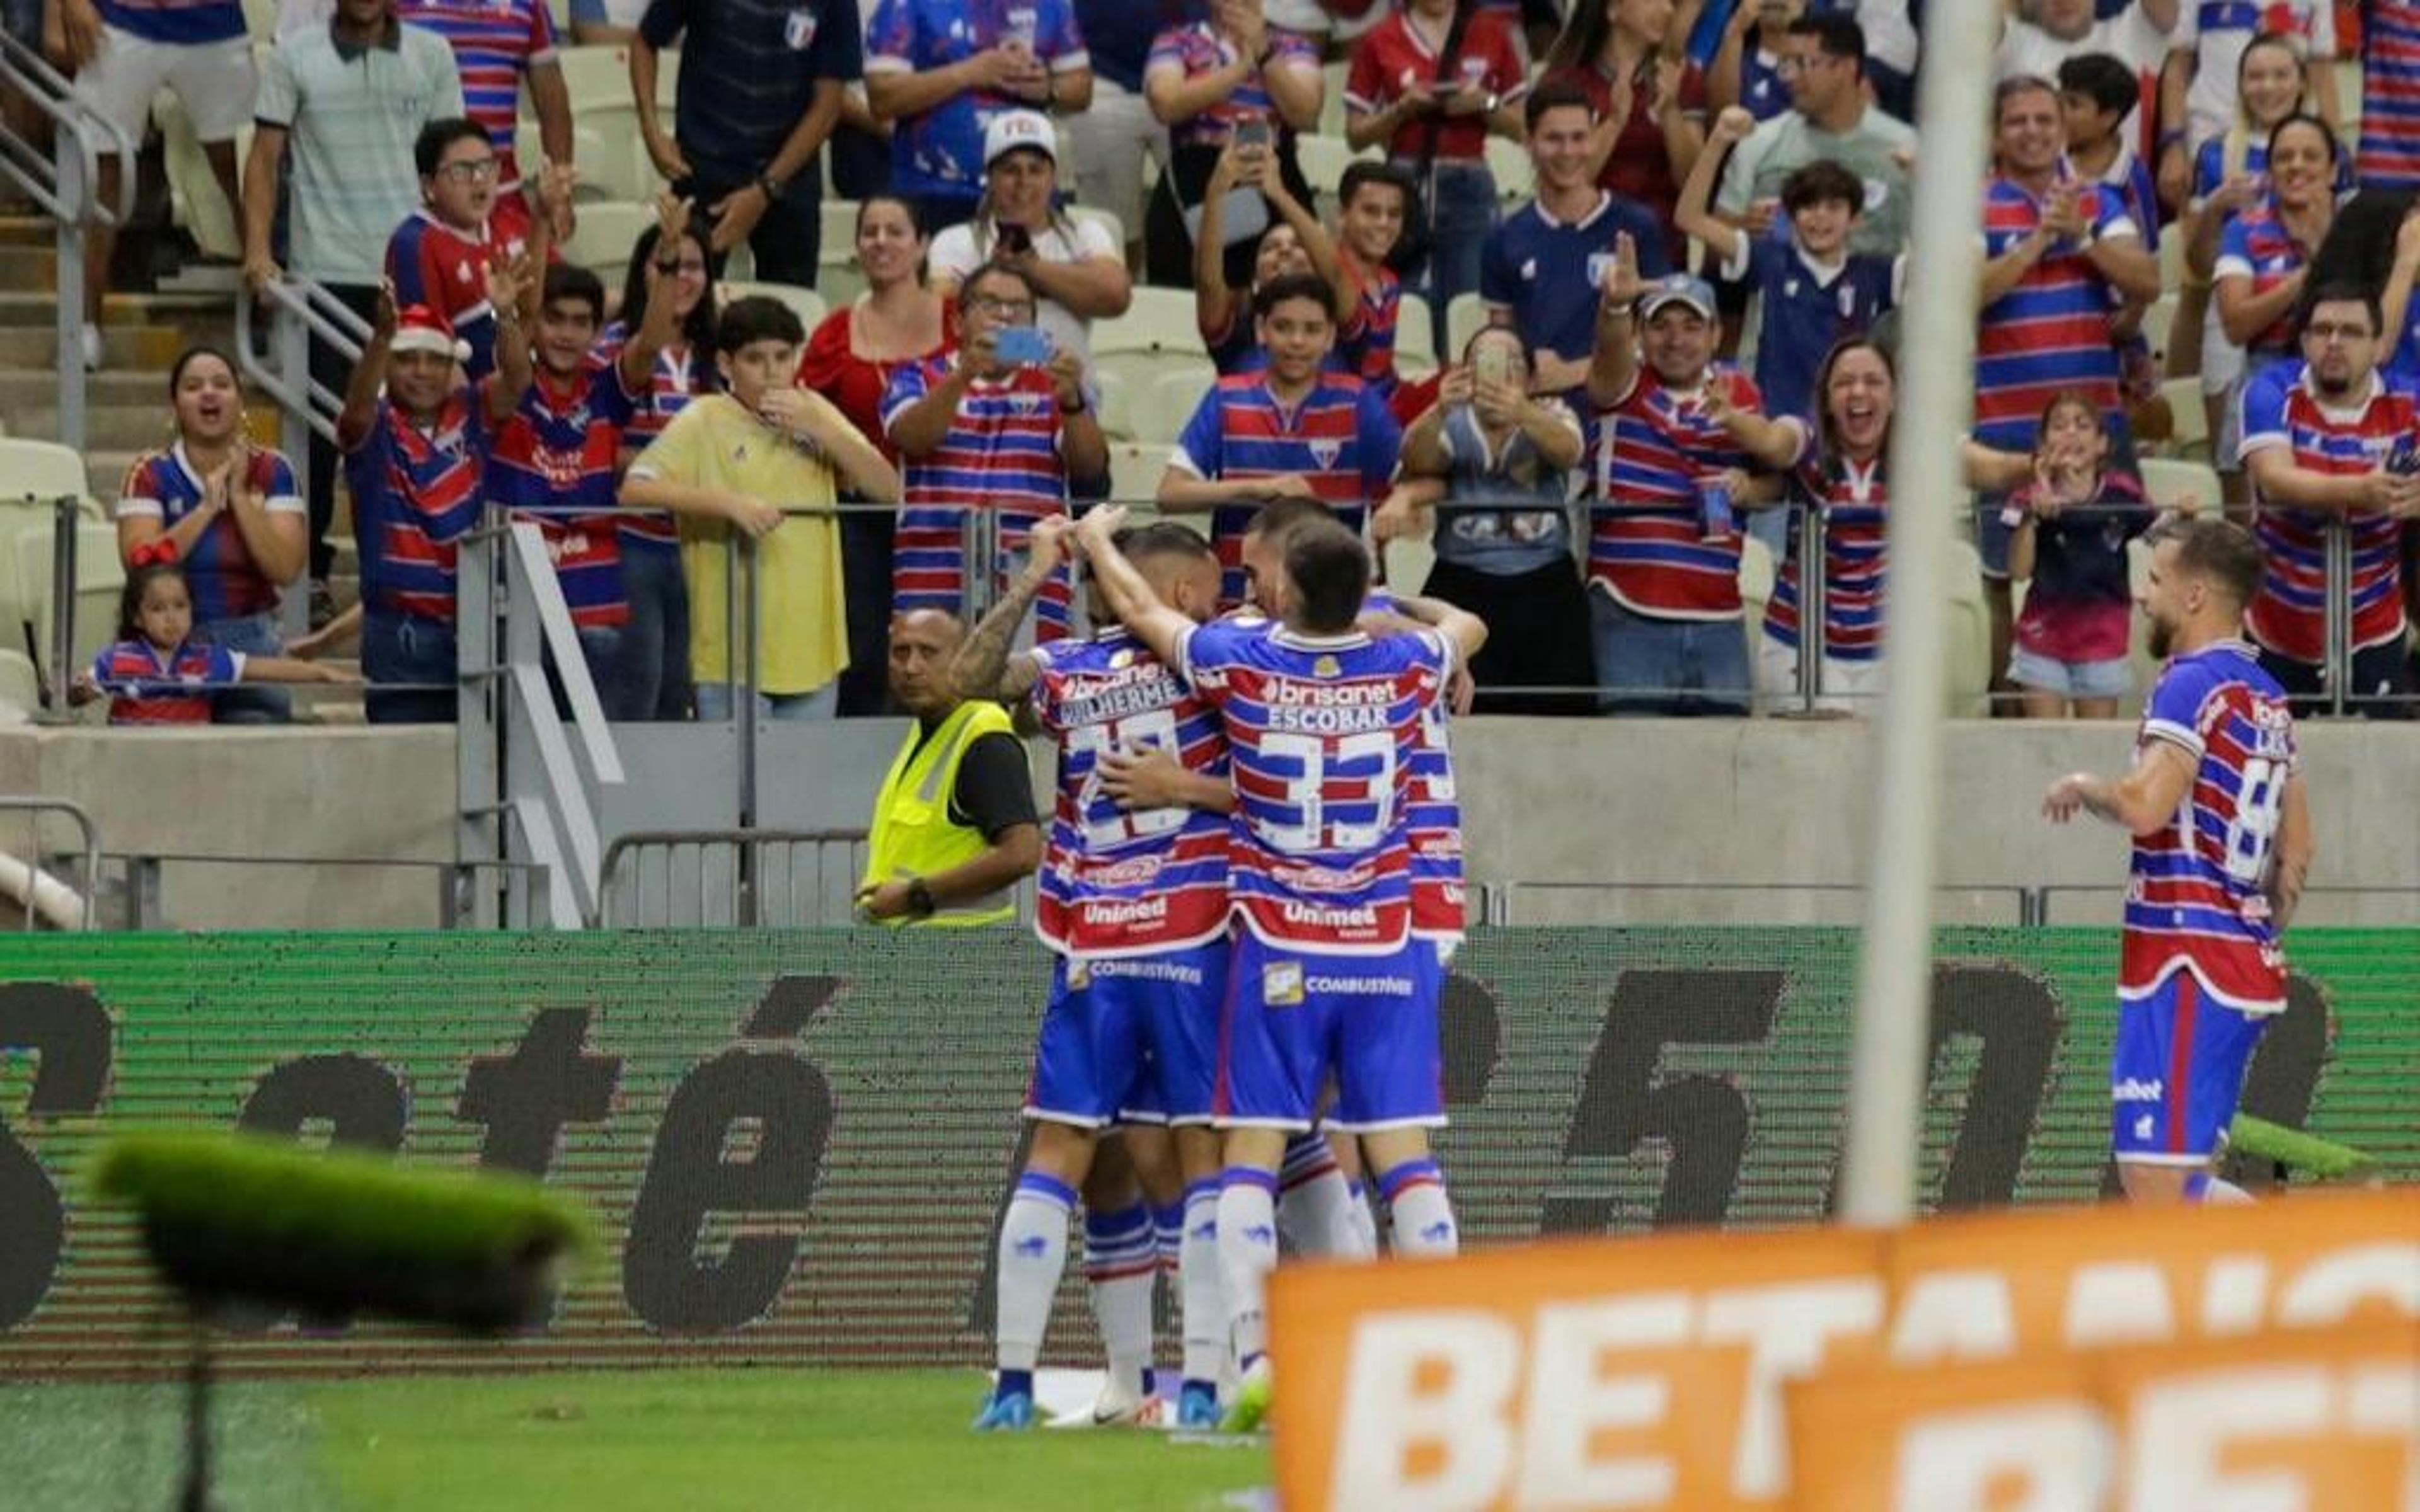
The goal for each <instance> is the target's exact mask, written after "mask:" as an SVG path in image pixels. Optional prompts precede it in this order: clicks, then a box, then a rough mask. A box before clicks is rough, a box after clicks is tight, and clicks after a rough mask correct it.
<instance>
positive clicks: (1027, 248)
mask: <svg viewBox="0 0 2420 1512" xmlns="http://www.w3.org/2000/svg"><path fill="white" fill-rule="evenodd" d="M995 240H996V241H997V243H998V250H1000V251H1001V252H1006V253H1014V254H1016V255H1024V254H1026V253H1029V252H1032V250H1033V233H1032V232H1031V231H1028V230H1027V229H1026V228H1025V227H1023V226H1021V225H1019V224H1016V222H1014V221H1002V222H1001V224H1000V228H999V230H998V232H997V233H996V235H995Z"/></svg>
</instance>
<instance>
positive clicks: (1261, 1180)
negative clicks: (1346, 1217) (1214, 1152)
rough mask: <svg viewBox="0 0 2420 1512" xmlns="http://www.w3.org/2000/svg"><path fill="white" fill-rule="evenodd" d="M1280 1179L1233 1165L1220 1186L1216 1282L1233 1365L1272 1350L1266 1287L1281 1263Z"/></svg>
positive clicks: (1220, 1182) (1249, 1361)
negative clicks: (1223, 1298)
mask: <svg viewBox="0 0 2420 1512" xmlns="http://www.w3.org/2000/svg"><path fill="white" fill-rule="evenodd" d="M1277 1185H1278V1179H1277V1178H1276V1177H1275V1176H1272V1175H1270V1174H1269V1173H1268V1172H1267V1171H1263V1170H1255V1169H1254V1168H1252V1167H1251V1166H1249V1165H1230V1166H1228V1167H1227V1171H1226V1174H1225V1176H1224V1177H1223V1178H1221V1180H1219V1183H1218V1283H1219V1286H1220V1288H1222V1289H1223V1290H1224V1291H1225V1293H1226V1297H1227V1336H1228V1338H1229V1340H1230V1342H1232V1344H1233V1347H1234V1350H1235V1363H1236V1364H1237V1365H1250V1364H1251V1363H1252V1362H1253V1361H1254V1360H1255V1359H1257V1358H1259V1357H1260V1356H1261V1355H1263V1354H1264V1353H1266V1352H1267V1350H1268V1347H1269V1315H1268V1303H1267V1300H1266V1295H1265V1293H1266V1290H1267V1287H1266V1283H1267V1281H1268V1274H1269V1272H1271V1271H1272V1270H1274V1269H1276V1267H1277V1263H1278V1194H1277Z"/></svg>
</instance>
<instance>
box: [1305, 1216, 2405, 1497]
mask: <svg viewBox="0 0 2420 1512" xmlns="http://www.w3.org/2000/svg"><path fill="white" fill-rule="evenodd" d="M1271 1308H1272V1315H1273V1319H1274V1322H1275V1325H1276V1330H1277V1340H1276V1345H1275V1350H1274V1353H1275V1357H1276V1358H1277V1359H1279V1360H1280V1361H1281V1362H1282V1370H1283V1382H1282V1389H1281V1390H1280V1392H1279V1394H1278V1398H1277V1412H1278V1420H1277V1443H1276V1458H1277V1464H1278V1473H1279V1489H1280V1495H1281V1498H1282V1500H1283V1501H1284V1503H1285V1504H1286V1505H1287V1506H1288V1507H1289V1508H1323V1507H1324V1508H1340V1509H1342V1508H1356V1507H1365V1506H1369V1507H1374V1506H1386V1507H1399V1506H1418V1507H1424V1508H1433V1509H1438V1512H1443V1509H1447V1508H1462V1507H1469V1508H1515V1507H1521V1508H1526V1507H1540V1508H1543V1507H1557V1508H1561V1507H1607V1508H1614V1507H1620V1508H1672V1509H1682V1508H1686V1509H1689V1512H1723V1509H1735V1508H1755V1507H1769V1508H1786V1507H1792V1506H1794V1505H1796V1503H1795V1502H1794V1501H1793V1500H1792V1474H1791V1467H1792V1459H1793V1454H1794V1453H1795V1452H1796V1451H1797V1449H1799V1448H1807V1447H1811V1446H1806V1445H1797V1444H1796V1443H1795V1435H1794V1434H1793V1432H1792V1426H1793V1420H1792V1417H1791V1416H1790V1415H1789V1413H1788V1412H1787V1411H1786V1407H1785V1397H1784V1391H1785V1388H1787V1387H1788V1386H1789V1385H1790V1383H1792V1382H1793V1381H1799V1382H1812V1384H1811V1385H1810V1386H1809V1387H1808V1389H1807V1395H1808V1396H1809V1398H1810V1399H1811V1397H1813V1396H1820V1395H1821V1388H1822V1386H1823V1383H1824V1382H1826V1381H1829V1380H1830V1379H1831V1378H1832V1375H1833V1374H1834V1373H1835V1372H1843V1371H1846V1372H1860V1373H1863V1374H1864V1375H1872V1374H1874V1373H1876V1372H1891V1373H1896V1375H1897V1377H1898V1380H1899V1386H1898V1390H1899V1393H1900V1396H1902V1397H1903V1398H1904V1399H1905V1400H1906V1401H1908V1402H1909V1403H1910V1404H1912V1405H1921V1404H1923V1403H1924V1402H1925V1401H1926V1400H1927V1397H1926V1396H1925V1392H1926V1391H1927V1390H1928V1389H1929V1388H1928V1387H1927V1385H1926V1382H1928V1381H1931V1379H1932V1374H1931V1373H1932V1372H1934V1371H1939V1370H1943V1369H1949V1370H1955V1369H1957V1368H1963V1367H1967V1366H1970V1365H1974V1364H1976V1363H1978V1362H2008V1361H2020V1362H2021V1361H2024V1360H2027V1359H2029V1358H2040V1357H2044V1356H2052V1357H2056V1356H2060V1355H2062V1354H2064V1353H2065V1351H2069V1350H2077V1349H2083V1350H2091V1351H2096V1352H2098V1353H2102V1354H2105V1356H2106V1357H2107V1359H2108V1360H2109V1361H2114V1362H2122V1361H2125V1360H2128V1359H2130V1358H2132V1357H2133V1356H2135V1355H2137V1354H2142V1356H2143V1357H2144V1358H2145V1359H2149V1358H2152V1354H2151V1353H2149V1352H2146V1351H2156V1350H2162V1349H2164V1348H2166V1347H2168V1346H2170V1345H2172V1344H2175V1343H2177V1342H2178V1341H2203V1342H2206V1341H2211V1340H2228V1339H2234V1340H2243V1339H2249V1338H2255V1337H2262V1336H2266V1335H2270V1334H2272V1333H2273V1332H2275V1331H2278V1330H2296V1329H2319V1328H2328V1327H2332V1326H2339V1325H2343V1324H2346V1323H2348V1322H2360V1323H2363V1324H2365V1325H2366V1326H2369V1327H2371V1328H2372V1329H2373V1331H2375V1330H2376V1328H2377V1326H2378V1325H2380V1324H2383V1325H2386V1326H2387V1327H2388V1328H2391V1329H2397V1330H2402V1331H2404V1332H2406V1333H2408V1332H2409V1330H2410V1327H2411V1320H2412V1319H2414V1318H2415V1317H2420V1202H2414V1201H2412V1198H2411V1197H2410V1196H2409V1195H2408V1194H2403V1193H2392V1192H2389V1193H2351V1194H2339V1195H2332V1196H2305V1197H2300V1198H2295V1199H2292V1200H2290V1201H2288V1202H2281V1203H2277V1204H2273V1205H2264V1206H2254V1207H2239V1208H2226V1209H2191V1210H2177V1211H2162V1212H2143V1211H2133V1210H2130V1209H2126V1208H2123V1207H2106V1208H2099V1209H2083V1210H2071V1211H2039V1212H2011V1213H2000V1214H1993V1215H1989V1216H1984V1217H1976V1218H1956V1219H1945V1220H1940V1221H1937V1222H1932V1223H1926V1224H1919V1225H1916V1226H1914V1227H1910V1228H1907V1229H1904V1230H1901V1231H1898V1232H1895V1233H1890V1234H1866V1233H1854V1232H1847V1231H1807V1232H1792V1233H1768V1234H1758V1235H1712V1234H1692V1235H1682V1236H1674V1237H1669V1238H1651V1239H1644V1240H1634V1241H1611V1242H1565V1243H1554V1244H1544V1245H1539V1246H1536V1247H1534V1248H1529V1249H1519V1250H1507V1251H1503V1252H1500V1253H1497V1254H1492V1255H1479V1256H1474V1257H1468V1258H1466V1259H1463V1260H1459V1261H1454V1262H1449V1263H1441V1264H1422V1265H1392V1266H1386V1267H1382V1268H1381V1269H1380V1270H1379V1271H1378V1272H1376V1273H1370V1272H1367V1271H1355V1270H1348V1269H1337V1268H1328V1267H1306V1268H1295V1269H1283V1270H1280V1272H1279V1273H1278V1274H1277V1276H1276V1277H1275V1279H1274V1282H1273V1286H1272V1291H1271ZM2380 1336H2381V1337H2392V1336H2395V1335H2388V1334H2381V1335H2380ZM2406 1359H2407V1363H2408V1364H2410V1365H2412V1368H2420V1361H2412V1360H2411V1359H2410V1356H2409V1355H2408V1354H2407V1356H2406ZM2096 1379H2098V1378H2096ZM2363 1379H2364V1380H2365V1381H2366V1380H2367V1379H2368V1378H2366V1377H2364V1378H2363ZM2304 1384H2305V1386H2307V1385H2308V1383H2307V1382H2305V1383H2304ZM2322 1388H2323V1389H2322V1390H2321V1395H2322V1396H2323V1398H2324V1400H2325V1401H2327V1402H2330V1403H2335V1404H2337V1405H2342V1404H2343V1403H2345V1402H2348V1401H2350V1400H2351V1398H2350V1396H2346V1395H2345V1394H2346V1393H2347V1392H2349V1391H2350V1390H2352V1387H2351V1385H2350V1384H2349V1382H2348V1381H2333V1380H2332V1382H2323V1383H2322ZM2360 1389H2361V1391H2363V1392H2369V1391H2372V1390H2375V1389H2378V1388H2373V1387H2371V1386H2368V1385H2363V1386H2361V1388H2360ZM2145 1399H2146V1400H2148V1399H2149V1398H2145ZM2362 1399H2363V1400H2364V1401H2365V1402H2367V1401H2368V1400H2369V1398H2368V1397H2366V1396H2364V1397H2363V1398H2362ZM2127 1400H2128V1401H2132V1400H2133V1398H2131V1397H2130V1398H2128V1399H2127ZM2113 1404H2114V1405H2113ZM2130 1410H2131V1409H2129V1408H2127V1406H2126V1404H2125V1403H2123V1402H2117V1401H2116V1399H2115V1398H2112V1399H2111V1401H2110V1402H2107V1403H2101V1404H2100V1405H2096V1406H2092V1407H2091V1411H2092V1412H2097V1413H2099V1414H2100V1415H2099V1416H2098V1417H2096V1418H2094V1419H2093V1421H2094V1423H2095V1424H2096V1425H2097V1426H2096V1427H2094V1428H2093V1429H2092V1431H2093V1432H2097V1433H2101V1434H2103V1435H2104V1436H2107V1437H2108V1438H2109V1442H2110V1443H2113V1444H2116V1443H2120V1442H2121V1439H2120V1436H2121V1435H2122V1433H2123V1432H2126V1431H2132V1428H2131V1427H2130V1425H2131V1424H2132V1423H2133V1420H2132V1419H2130V1418H2127V1417H2126V1416H2125V1415H2124V1414H2125V1412H2127V1411H2130ZM2364 1411H2365V1412H2371V1413H2372V1414H2373V1415H2376V1414H2378V1413H2382V1412H2384V1411H2385V1409H2384V1408H2382V1407H2374V1406H2373V1407H2366V1408H2365V1409H2364ZM2306 1415H2307V1413H2306ZM2147 1421H2150V1420H2147ZM2157 1421H2164V1420H2157ZM2299 1421H2300V1420H2299V1419H2295V1418H2291V1417H2288V1418H2286V1419H2281V1420H2280V1423H2281V1427H2280V1428H2279V1433H2280V1435H2281V1436H2282V1438H2284V1439H2293V1438H2295V1437H2296V1436H2297V1434H2298V1432H2299V1429H2297V1428H2296V1427H2295V1426H2294V1425H2295V1424H2296V1423H2297V1422H2299ZM2329 1421H2330V1422H2332V1423H2333V1422H2335V1419H2334V1418H2330V1419H2329ZM2112 1425H2115V1427H2113V1426H2112ZM1978 1431H1980V1430H1979V1429H1978ZM2178 1431H2181V1430H2178ZM1826 1437H1827V1438H1828V1435H1827V1436H1826ZM2195 1452H2196V1453H2208V1454H2216V1453H2218V1451H2217V1450H2215V1449H2203V1450H2196V1451H2195ZM2113 1453H2114V1450H2113ZM2221 1458H2225V1457H2224V1456H2222V1457H2221ZM2113 1463H2114V1461H2113ZM2226 1463H2227V1464H2228V1465H2232V1464H2233V1463H2234V1461H2233V1460H2232V1459H2227V1460H2226ZM2228 1473H2234V1472H2233V1471H2231V1470H2230V1471H2229V1472H2228ZM2222 1484H2223V1483H2222ZM2391 1484H2399V1483H2391ZM1997 1486H1998V1483H1997V1482H1993V1481H1990V1480H1986V1481H1985V1482H1983V1483H1982V1484H1981V1487H1980V1489H1978V1492H1977V1496H1978V1498H1980V1499H1979V1500H1975V1501H1973V1502H1971V1505H1973V1506H1975V1507H1976V1508H1978V1512H1979V1509H1982V1508H2003V1507H2007V1506H2012V1505H2021V1506H2027V1507H2037V1506H2038V1507H2043V1508H2052V1507H2055V1508H2062V1509H2064V1508H2067V1507H2071V1506H2073V1507H2079V1508H2095V1507H2100V1506H2102V1505H2105V1504H2114V1503H2105V1502H2102V1501H2098V1500H2092V1499H2086V1500H2085V1501H2081V1502H2071V1501H2061V1500H2049V1501H2026V1500H2023V1499H2020V1500H2019V1501H2016V1502H2008V1501H2003V1500H1993V1498H1996V1497H1999V1496H2000V1495H2001V1494H2002V1492H2001V1490H2000V1489H1995V1488H1996V1487H1997ZM1853 1504H1854V1505H1859V1506H1863V1507H1886V1506H1891V1505H1895V1503H1893V1502H1891V1501H1889V1500H1888V1499H1887V1498H1885V1499H1884V1500H1881V1501H1866V1502H1845V1501H1844V1502H1840V1503H1837V1504H1835V1505H1838V1506H1842V1507H1846V1506H1849V1505H1853ZM2216 1504H2224V1503H2222V1502H2220V1501H2214V1500H2209V1499H2205V1500H2199V1501H2195V1500H2187V1501H2184V1502H2174V1503H2167V1502H2146V1503H2143V1504H2142V1505H2144V1506H2145V1507H2147V1508H2148V1507H2150V1506H2154V1505H2157V1506H2174V1507H2176V1508H2178V1509H2180V1512H2181V1509H2183V1508H2186V1507H2205V1506H2210V1505H2216ZM2261 1504H2262V1505H2269V1504H2272V1503H2266V1502H2264V1503H2261ZM2273 1504H2275V1505H2278V1506H2287V1505H2304V1506H2310V1507H2315V1508H2316V1507H2331V1506H2353V1505H2360V1506H2365V1507H2366V1506H2392V1505H2395V1504H2396V1503H2394V1502H2393V1501H2388V1502H2384V1503H2381V1502H2375V1501H2356V1502H2343V1501H2332V1500H2325V1499H2321V1500H2312V1501H2304V1502H2299V1503H2297V1502H2291V1501H2288V1502H2276V1503H2273ZM1905 1505H1907V1506H1909V1507H1912V1508H1916V1507H1920V1508H1922V1509H1924V1512H1955V1509H1956V1508H1958V1507H1960V1506H1962V1505H1966V1504H1962V1503H1958V1502H1956V1501H1951V1500H1929V1499H1918V1500H1915V1501H1911V1502H1908V1503H1905Z"/></svg>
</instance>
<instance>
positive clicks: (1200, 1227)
mask: <svg viewBox="0 0 2420 1512" xmlns="http://www.w3.org/2000/svg"><path fill="white" fill-rule="evenodd" d="M1176 1277H1177V1286H1178V1293H1179V1296H1180V1297H1181V1298H1182V1300H1183V1303H1184V1318H1185V1379H1186V1380H1187V1381H1209V1382H1211V1383H1213V1384H1216V1383H1217V1381H1218V1372H1219V1371H1220V1370H1222V1369H1224V1368H1225V1367H1226V1364H1227V1301H1226V1292H1225V1290H1224V1288H1221V1287H1220V1286H1219V1284H1218V1182H1217V1181H1216V1180H1206V1181H1196V1182H1194V1183H1193V1184H1192V1185H1191V1186H1188V1187H1187V1188H1186V1189H1185V1243H1184V1249H1183V1251H1182V1253H1181V1255H1180V1256H1179V1257H1178V1260H1177V1267H1176Z"/></svg>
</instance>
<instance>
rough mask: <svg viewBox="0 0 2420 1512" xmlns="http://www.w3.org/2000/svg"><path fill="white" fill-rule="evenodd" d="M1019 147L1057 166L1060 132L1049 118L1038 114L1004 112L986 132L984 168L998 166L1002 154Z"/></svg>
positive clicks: (986, 128) (1028, 111) (1033, 111)
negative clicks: (1031, 150)
mask: <svg viewBox="0 0 2420 1512" xmlns="http://www.w3.org/2000/svg"><path fill="white" fill-rule="evenodd" d="M1019 147H1031V148H1032V149H1033V150H1034V151H1036V152H1039V153H1041V154H1042V155H1043V156H1044V157H1046V158H1048V159H1049V160H1050V162H1051V164H1052V166H1054V167H1055V166H1057V164H1058V162H1059V131H1058V129H1057V128H1055V127H1053V126H1052V125H1051V124H1050V117H1049V116H1045V115H1043V114H1042V113H1041V112H1040V111H1038V110H1004V111H1001V113H1000V114H999V115H997V116H993V117H992V118H991V124H990V125H989V126H986V127H985V128H984V166H985V167H986V168H988V167H990V166H991V165H992V164H993V163H995V162H999V161H1000V160H1001V154H1003V153H1008V152H1015V151H1016V150H1017V149H1018V148H1019Z"/></svg>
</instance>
